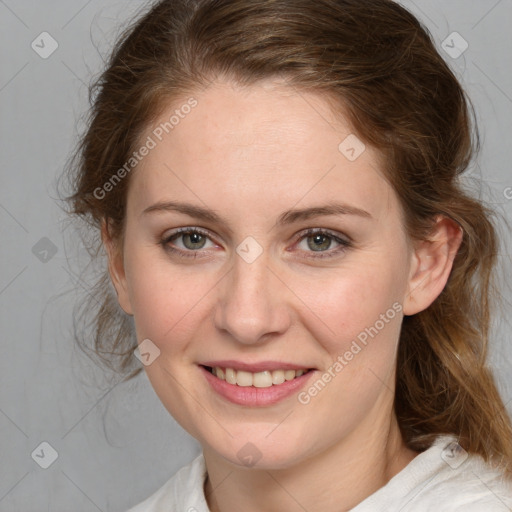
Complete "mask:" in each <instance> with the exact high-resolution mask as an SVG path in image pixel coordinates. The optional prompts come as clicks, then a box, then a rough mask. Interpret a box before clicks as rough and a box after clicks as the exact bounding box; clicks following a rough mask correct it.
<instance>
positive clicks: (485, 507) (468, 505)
mask: <svg viewBox="0 0 512 512" xmlns="http://www.w3.org/2000/svg"><path fill="white" fill-rule="evenodd" d="M375 510H379V511H388V510H389V511H390V512H391V511H393V512H394V511H396V510H400V511H401V512H413V511H414V512H427V511H429V512H430V511H432V510H438V511H440V512H463V511H464V512H484V511H485V512H509V511H510V510H512V482H511V481H510V480H509V479H507V478H506V477H505V476H504V475H503V473H501V472H500V471H498V470H496V469H494V468H492V467H490V466H489V465H487V464H486V463H485V461H484V460H483V459H482V458H481V457H480V456H477V455H470V454H468V453H467V452H466V451H465V450H463V449H462V448H461V447H460V446H459V445H458V443H457V441H456V439H455V438H454V437H453V436H440V437H438V438H437V439H436V441H435V442H434V443H433V445H432V446H431V447H430V448H429V449H428V450H426V451H425V452H423V453H421V454H419V455H418V456H417V457H416V458H415V459H413V460H412V461H411V462H410V463H409V464H408V465H407V466H406V467H405V468H404V469H403V470H402V471H401V472H400V473H398V474H397V475H395V476H394V477H393V478H392V479H391V480H390V481H389V482H388V483H387V484H386V485H385V486H384V487H382V488H381V489H379V490H378V491H377V492H376V493H374V494H373V495H372V496H370V497H369V498H367V499H366V500H364V501H363V502H362V503H360V504H359V505H358V506H356V507H355V508H354V509H353V512H367V511H375Z"/></svg>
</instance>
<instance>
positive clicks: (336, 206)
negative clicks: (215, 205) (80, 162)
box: [142, 201, 372, 226]
mask: <svg viewBox="0 0 512 512" xmlns="http://www.w3.org/2000/svg"><path fill="white" fill-rule="evenodd" d="M169 211H171V212H172V211H176V212H180V213H184V214H185V215H188V216H190V217H194V218H196V219H199V220H203V221H209V222H212V223H218V224H225V225H227V224H228V223H227V222H226V221H225V220H224V219H223V218H222V217H221V216H220V215H218V214H217V213H215V211H213V210H210V209H208V208H203V207H202V206H196V205H193V204H190V203H183V202H179V201H163V202H158V203H155V204H153V205H151V206H148V207H147V208H146V209H145V210H143V212H142V215H144V214H148V213H154V212H169ZM328 215H356V216H359V217H363V218H367V219H371V218H372V216H371V215H370V213H369V212H367V211H366V210H363V209H361V208H357V207H355V206H352V205H348V204H344V203H336V202H331V203H328V204H326V205H322V206H312V207H309V208H301V209H292V210H287V211H285V212H283V213H282V214H281V215H280V216H279V218H278V220H277V222H276V225H277V226H283V225H287V224H293V223H294V222H298V221H302V220H307V219H311V218H313V217H322V216H328Z"/></svg>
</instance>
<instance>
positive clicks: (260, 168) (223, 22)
mask: <svg viewBox="0 0 512 512" xmlns="http://www.w3.org/2000/svg"><path fill="white" fill-rule="evenodd" d="M469 107H470V102H469V101H468V100H467V99H466V97H465V94H464V92H463V90H462V89H461V86H460V84H459V83H458V82H457V80H456V78H455V77H454V75H453V73H452V72H451V71H450V69H449V68H448V66H447V65H446V64H445V63H444V61H443V60H442V58H441V57H440V55H439V54H438V52H437V51H436V49H435V47H434V45H433V43H432V41H431V39H430V37H429V35H428V32H427V31H426V29H425V28H423V27H422V26H421V25H420V23H419V22H418V21H417V20H416V19H415V18H414V17H413V16H412V15H411V14H410V13H409V12H408V11H406V10H405V9H404V8H402V7H401V6H399V5H398V4H396V3H394V2H392V1H390V0H368V1H367V2H359V1H356V0H320V1H315V2H311V1H307V0H293V1H292V0H261V1H260V0H258V1H254V0H172V1H170V0H164V1H161V2H159V3H157V4H156V5H154V6H153V7H152V8H151V9H150V10H149V11H148V12H147V13H146V14H145V15H144V16H143V17H141V18H140V20H138V21H137V22H136V23H135V24H134V25H133V26H132V27H131V28H130V29H129V30H128V31H127V32H126V34H125V35H124V36H123V38H121V40H120V41H119V42H118V44H117V46H116V48H115V50H114V52H113V54H112V57H111V60H110V62H109V64H108V67H107V70H106V71H105V72H104V74H103V75H102V77H101V79H100V81H99V82H98V94H97V96H96V98H95V101H94V106H93V110H92V112H91V119H90V123H89V126H88V130H87V132H86V134H85V135H84V137H83V140H82V145H81V148H80V152H79V154H78V157H79V160H78V165H77V167H76V172H77V174H76V188H75V191H74V194H73V196H72V198H71V200H72V204H73V211H74V213H75V214H78V215H80V216H83V217H85V218H87V219H89V220H91V221H92V222H93V224H94V225H95V226H96V227H97V229H98V232H99V231H100V230H101V237H102V241H103V244H104V247H105V249H106V251H107V256H108V270H109V275H110V278H111V280H112V283H113V285H114V288H115V292H116V294H117V301H118V303H119V306H120V308H121V309H122V312H121V311H119V310H117V311H116V308H115V307H114V306H113V300H116V299H115V297H114V299H113V298H112V295H111V294H109V293H108V292H106V295H105V301H104V303H103V306H102V308H101V309H100V311H99V312H98V319H97V326H98V328H97V331H96V340H95V343H96V348H97V350H98V353H100V354H101V353H105V349H106V348H110V349H112V350H113V351H114V352H116V353H117V354H119V355H120V356H121V368H122V369H123V371H126V372H129V371H130V369H131V368H132V364H133V359H134V358H133V355H132V352H133V349H134V348H135V347H134V346H133V344H132V343H133V342H132V336H131V333H130V325H131V324H130V319H131V317H133V320H134V326H135V332H134V334H135V336H136V339H137V343H138V350H136V354H137V356H138V358H139V359H140V361H141V362H142V363H143V368H144V370H145V371H146V373H147V375H148V378H149V379H150V381H151V384H152V386H153V387H154V389H155V392H156V393H157V395H158V396H159V398H160V399H161V401H162V403H163V404H164V406H165V407H166V408H167V409H168V411H169V412H170V413H171V414H172V415H173V417H174V418H175V419H176V420H177V421H178V422H179V423H180V424H181V425H182V426H183V428H185V429H186V430H187V431H188V432H189V433H190V434H191V435H192V436H194V437H195V438H196V439H197V440H198V441H199V442H200V443H201V445H202V448H203V453H202V454H201V455H200V456H199V457H197V458H196V459H195V460H194V461H193V462H192V463H191V464H190V465H189V466H187V467H185V468H183V469H182V470H181V471H180V472H179V473H177V474H176V475H175V476H174V477H172V478H171V479H170V480H169V481H168V482H167V483H166V484H165V485H164V486H163V487H162V488H160V489H159V490H157V491H156V492H155V494H153V495H152V496H151V497H150V498H148V499H147V500H146V501H144V502H143V503H141V504H139V505H138V506H136V507H135V508H133V509H131V512H142V511H151V512H155V511H164V510H165V511H168V510H173V511H186V510H187V511H197V512H206V511H212V512H227V511H232V510H235V509H236V510H239V509H240V508H242V509H243V510H245V511H249V512H251V511H262V510H268V511H274V510H287V511H295V510H297V511H299V510H308V511H313V510H315V511H316V510H322V511H325V512H329V511H337V512H338V511H341V510H344V511H347V510H353V511H357V512H365V511H375V510H393V511H395V510H401V511H408V510H414V511H427V510H429V511H430V510H432V509H433V508H434V507H435V508H436V509H438V510H443V511H445V510H446V511H448V510H449V511H451V510H464V511H467V510H474V511H476V510H479V511H480V510H486V511H487V510H509V509H510V507H512V485H511V483H510V475H511V457H512V431H511V425H510V419H509V418H508V416H507V413H506V410H505V408H504V405H503V403H502V401H501V399H500V397H499V394H498V392H497V389H496V387H495V384H494V381H493V378H492V376H491V374H490V372H489V371H488V369H487V368H486V347H487V339H488V328H489V311H490V304H491V301H492V298H493V288H492V280H491V277H492V269H493V267H494V264H495V255H496V252H497V240H496V235H495V230H494V227H493V225H492V223H491V221H490V212H489V211H487V210H486V208H485V207H484V206H483V205H482V204H480V203H479V202H478V201H476V200H474V199H472V198H470V197H468V196H467V195H466V194H465V192H464V191H463V189H462V187H461V183H460V176H461V173H462V172H463V171H464V170H465V169H466V167H467V166H468V163H469V161H470V159H471V157H472V154H473V150H474V149H476V148H475V147H474V146H477V145H478V144H477V143H478V140H476V141H472V138H471V124H470V108H469ZM116 307H117V306H116ZM112 333H114V337H113V338H112ZM139 371H140V368H138V369H137V371H135V372H132V374H130V375H128V376H129V377H131V376H134V375H135V374H137V373H138V372H139Z"/></svg>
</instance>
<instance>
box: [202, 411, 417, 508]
mask: <svg viewBox="0 0 512 512" xmlns="http://www.w3.org/2000/svg"><path fill="white" fill-rule="evenodd" d="M371 420H372V421H368V422H367V425H360V428H357V429H356V430H354V431H353V432H352V433H351V434H350V435H349V436H347V437H346V438H344V439H343V440H342V441H341V442H339V443H338V444H336V445H334V446H331V447H330V448H329V449H328V450H324V451H323V452H321V453H318V454H316V455H315V456H314V457H312V458H308V459H307V460H303V461H301V462H300V463H299V464H296V465H294V466H292V467H288V468H286V469H279V470H258V469H257V468H252V469H250V470H248V469H247V468H240V466H237V465H235V464H232V463H230V462H228V461H227V460H226V459H224V458H222V457H220V456H219V455H218V454H216V453H215V452H213V451H211V450H209V449H204V450H203V453H204V456H205V462H206V467H207V472H208V478H207V480H206V482H205V487H204V490H205V496H206V500H207V503H208V507H209V509H210V511H211V512H235V511H238V510H240V509H243V510H244V511H245V512H272V511H275V510H287V511H290V512H295V511H297V512H303V511H304V510H322V511H323V512H343V511H348V510H350V509H352V508H353V507H355V506H356V505H357V504H358V503H360V502H361V501H363V500H364V499H365V498H367V497H368V496H370V495H371V494H373V493H374V492H375V491H377V490H378V489H380V488H381V487H382V486H384V485H385V484H386V483H387V482H388V481H389V480H390V479H391V478H392V477H393V476H395V475H396V474H397V473H399V472H400V471H401V470H402V469H403V468H404V467H405V466H406V465H407V464H408V463H409V462H410V461H411V460H412V459H413V458H414V457H415V456H416V455H417V453H416V452H414V451H412V450H410V449H408V448H407V447H406V445H405V443H404V441H403V439H402V436H401V434H400V430H399V427H398V423H397V421H396V417H395V416H394V415H392V416H391V418H388V420H387V422H386V421H381V422H380V425H379V422H377V424H376V423H375V418H371Z"/></svg>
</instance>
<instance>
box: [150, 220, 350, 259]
mask: <svg viewBox="0 0 512 512" xmlns="http://www.w3.org/2000/svg"><path fill="white" fill-rule="evenodd" d="M185 234H198V235H202V236H204V237H206V238H208V239H210V241H212V240H211V237H210V235H209V233H208V232H206V231H204V230H203V229H201V228H196V227H185V228H178V229H177V230H175V231H174V232H173V233H171V234H170V235H168V236H166V237H165V238H163V239H162V240H160V245H161V246H162V247H163V248H164V249H165V250H166V251H169V252H171V253H173V254H177V255H178V256H179V257H183V258H197V257H198V254H199V253H200V252H201V249H198V250H197V251H193V250H191V249H189V250H186V251H184V250H182V249H177V248H176V247H173V246H172V245H170V242H172V241H173V240H175V239H177V238H179V237H180V236H182V235H185ZM312 235H323V236H326V237H328V238H330V239H331V240H333V241H335V242H336V243H338V244H339V247H337V248H336V249H334V250H328V251H318V252H317V253H316V252H315V251H307V252H310V253H311V254H310V255H308V256H306V257H307V258H312V259H322V258H333V257H335V256H337V255H338V254H339V253H341V252H344V251H346V250H347V249H349V248H350V247H352V242H351V241H350V240H344V239H343V238H340V237H338V236H336V235H335V234H334V233H332V232H331V231H328V230H325V229H322V228H309V229H307V230H306V231H303V232H301V233H300V234H299V236H298V237H297V242H300V241H302V240H303V239H307V238H308V237H309V236H312ZM297 242H296V243H297ZM294 245H295V244H294Z"/></svg>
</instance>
